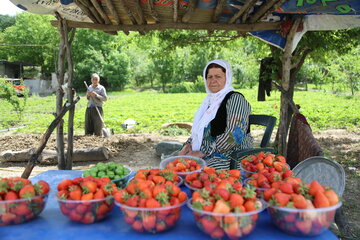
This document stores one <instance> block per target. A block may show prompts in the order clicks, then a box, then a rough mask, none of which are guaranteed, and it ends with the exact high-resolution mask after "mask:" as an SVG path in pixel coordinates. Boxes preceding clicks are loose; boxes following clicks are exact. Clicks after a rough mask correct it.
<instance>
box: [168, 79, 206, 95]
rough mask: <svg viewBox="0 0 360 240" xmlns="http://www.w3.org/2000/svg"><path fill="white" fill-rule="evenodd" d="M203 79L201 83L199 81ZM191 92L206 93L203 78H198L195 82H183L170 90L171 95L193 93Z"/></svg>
mask: <svg viewBox="0 0 360 240" xmlns="http://www.w3.org/2000/svg"><path fill="white" fill-rule="evenodd" d="M199 79H201V81H199ZM191 92H205V85H204V82H203V81H202V77H200V76H198V80H197V81H196V82H195V83H193V82H181V83H179V84H177V85H175V86H173V87H171V88H170V89H169V93H191Z"/></svg>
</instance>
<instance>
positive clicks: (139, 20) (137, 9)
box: [131, 0, 145, 25]
mask: <svg viewBox="0 0 360 240" xmlns="http://www.w3.org/2000/svg"><path fill="white" fill-rule="evenodd" d="M131 1H133V4H134V6H135V14H134V13H133V16H134V18H135V20H136V22H137V24H139V25H141V24H144V23H145V18H144V14H143V11H142V9H141V7H140V4H139V0H131Z"/></svg>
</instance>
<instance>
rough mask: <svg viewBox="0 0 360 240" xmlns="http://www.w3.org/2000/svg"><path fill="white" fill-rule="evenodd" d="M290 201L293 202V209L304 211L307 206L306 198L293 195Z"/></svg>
mask: <svg viewBox="0 0 360 240" xmlns="http://www.w3.org/2000/svg"><path fill="white" fill-rule="evenodd" d="M292 201H293V202H294V207H296V208H299V209H305V208H306V206H307V203H306V198H305V197H304V196H303V195H294V196H293V197H292Z"/></svg>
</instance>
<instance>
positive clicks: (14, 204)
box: [0, 193, 49, 226]
mask: <svg viewBox="0 0 360 240" xmlns="http://www.w3.org/2000/svg"><path fill="white" fill-rule="evenodd" d="M48 195H49V194H48V193H47V194H44V195H40V196H34V197H32V198H29V199H26V198H24V199H16V200H5V201H0V226H6V225H15V224H21V223H24V222H28V221H31V220H32V219H34V218H35V217H36V216H38V215H39V214H40V213H41V212H42V211H43V210H44V208H45V205H46V202H47V199H48Z"/></svg>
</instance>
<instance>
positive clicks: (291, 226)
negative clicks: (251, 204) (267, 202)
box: [268, 202, 342, 237]
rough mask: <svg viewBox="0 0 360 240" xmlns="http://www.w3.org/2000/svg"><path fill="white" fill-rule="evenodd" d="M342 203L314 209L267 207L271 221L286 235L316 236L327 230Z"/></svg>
mask: <svg viewBox="0 0 360 240" xmlns="http://www.w3.org/2000/svg"><path fill="white" fill-rule="evenodd" d="M341 205H342V203H341V202H339V203H338V204H336V205H334V206H331V207H327V208H315V209H294V208H284V207H276V206H269V207H268V212H269V215H270V218H271V221H272V222H273V223H274V224H275V225H276V226H277V227H278V228H280V229H281V230H283V231H284V232H286V233H289V234H292V235H296V236H306V237H311V236H316V235H319V234H321V233H322V232H323V231H325V230H326V229H328V228H329V226H330V224H331V223H332V222H333V221H334V217H335V212H336V209H338V208H339V207H341Z"/></svg>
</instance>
